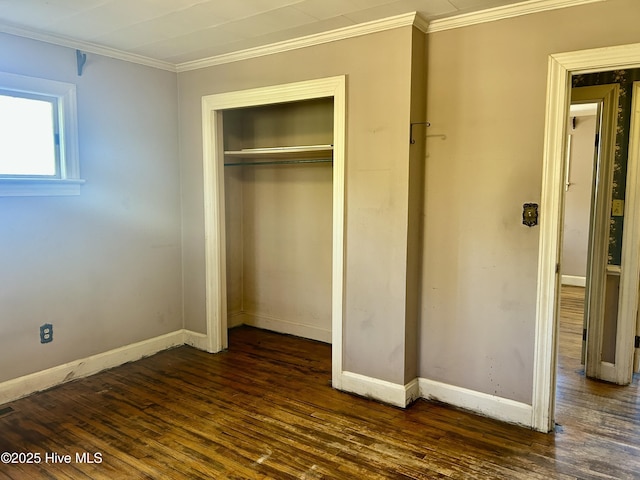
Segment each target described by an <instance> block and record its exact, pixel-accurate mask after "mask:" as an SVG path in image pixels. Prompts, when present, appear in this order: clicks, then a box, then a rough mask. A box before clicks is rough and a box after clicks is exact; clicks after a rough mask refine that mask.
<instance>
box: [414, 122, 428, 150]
mask: <svg viewBox="0 0 640 480" xmlns="http://www.w3.org/2000/svg"><path fill="white" fill-rule="evenodd" d="M414 125H426V126H427V127H430V126H431V123H430V122H413V123H410V124H409V143H410V144H411V145H413V144H414V143H416V140H415V138H413V126H414Z"/></svg>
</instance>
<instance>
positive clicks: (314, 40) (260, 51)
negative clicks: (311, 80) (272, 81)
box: [176, 12, 428, 72]
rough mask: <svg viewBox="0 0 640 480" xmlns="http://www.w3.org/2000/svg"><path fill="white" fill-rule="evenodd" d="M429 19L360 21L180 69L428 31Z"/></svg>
mask: <svg viewBox="0 0 640 480" xmlns="http://www.w3.org/2000/svg"><path fill="white" fill-rule="evenodd" d="M427 25H428V23H427V21H426V20H424V19H423V18H422V17H420V15H419V14H418V13H417V12H411V13H405V14H403V15H396V16H394V17H389V18H384V19H382V20H374V21H372V22H367V23H360V24H357V25H351V26H348V27H343V28H338V29H335V30H330V31H328V32H322V33H316V34H313V35H307V36H304V37H299V38H295V39H292V40H284V41H282V42H277V43H272V44H269V45H264V46H260V47H254V48H248V49H246V50H239V51H237V52H231V53H224V54H222V55H216V56H213V57H209V58H204V59H202V60H194V61H192V62H184V63H179V64H177V65H176V69H177V71H178V72H187V71H190V70H198V69H200V68H206V67H212V66H214V65H222V64H225V63H233V62H237V61H240V60H248V59H250V58H256V57H263V56H265V55H271V54H274V53H281V52H287V51H290V50H297V49H300V48H305V47H311V46H314V45H321V44H324V43H330V42H335V41H338V40H345V39H347V38H354V37H360V36H362V35H368V34H371V33H377V32H383V31H386V30H391V29H394V28H399V27H407V26H415V27H416V28H418V29H420V30H421V31H423V32H425V33H426V29H427Z"/></svg>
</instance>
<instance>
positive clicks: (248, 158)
mask: <svg viewBox="0 0 640 480" xmlns="http://www.w3.org/2000/svg"><path fill="white" fill-rule="evenodd" d="M332 154H333V145H299V146H294V147H268V148H245V149H242V150H226V151H225V152H224V156H225V159H226V160H231V161H225V164H224V165H225V167H241V166H244V165H289V164H297V163H329V162H332V161H333V158H332Z"/></svg>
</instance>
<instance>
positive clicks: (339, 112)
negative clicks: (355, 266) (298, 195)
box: [202, 76, 346, 389]
mask: <svg viewBox="0 0 640 480" xmlns="http://www.w3.org/2000/svg"><path fill="white" fill-rule="evenodd" d="M327 97H332V98H333V238H332V286H331V288H332V292H331V344H332V348H331V351H332V359H331V364H332V367H331V370H332V386H333V387H334V388H338V389H340V388H341V384H342V381H341V377H342V331H343V328H342V321H343V311H344V310H343V302H344V245H345V242H344V217H345V215H344V208H345V201H344V190H345V186H344V185H345V172H344V163H345V129H346V98H345V97H346V78H345V76H337V77H329V78H322V79H318V80H309V81H304V82H296V83H288V84H284V85H275V86H268V87H261V88H254V89H249V90H242V91H236V92H228V93H219V94H214V95H207V96H204V97H202V139H203V145H202V148H203V175H204V229H205V232H204V233H205V296H206V321H207V336H206V350H207V351H208V352H211V353H216V352H219V351H221V350H224V349H225V348H227V346H228V343H227V301H226V254H225V205H224V170H223V169H224V165H223V164H224V145H223V140H222V139H223V137H222V133H223V132H222V113H223V111H224V110H227V109H231V108H242V107H254V106H261V105H269V104H275V103H283V102H293V101H301V100H312V99H316V98H327Z"/></svg>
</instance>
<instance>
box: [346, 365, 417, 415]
mask: <svg viewBox="0 0 640 480" xmlns="http://www.w3.org/2000/svg"><path fill="white" fill-rule="evenodd" d="M340 390H343V391H345V392H350V393H355V394H356V395H361V396H363V397H368V398H371V399H373V400H378V401H380V402H383V403H388V404H390V405H394V406H396V407H401V408H405V407H406V406H407V405H409V404H410V403H412V402H413V401H414V400H416V399H417V398H419V397H420V388H419V384H418V379H417V378H416V379H414V380H412V381H411V382H409V383H407V384H406V385H399V384H397V383H391V382H387V381H384V380H378V379H377V378H372V377H367V376H365V375H360V374H358V373H353V372H342V374H341V383H340Z"/></svg>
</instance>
